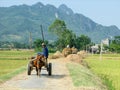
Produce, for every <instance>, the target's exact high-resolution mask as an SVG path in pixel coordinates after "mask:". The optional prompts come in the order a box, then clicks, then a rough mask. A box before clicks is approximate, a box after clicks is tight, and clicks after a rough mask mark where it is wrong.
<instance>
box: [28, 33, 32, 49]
mask: <svg viewBox="0 0 120 90" xmlns="http://www.w3.org/2000/svg"><path fill="white" fill-rule="evenodd" d="M29 44H30V49H31V48H32V33H31V32H29Z"/></svg>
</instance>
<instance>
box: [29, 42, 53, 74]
mask: <svg viewBox="0 0 120 90" xmlns="http://www.w3.org/2000/svg"><path fill="white" fill-rule="evenodd" d="M42 48H43V52H42V53H40V52H39V53H37V56H36V57H31V61H30V62H29V64H28V75H30V74H31V71H32V70H33V67H36V71H37V75H40V71H41V68H42V67H43V66H45V68H46V69H47V71H48V74H49V75H51V73H52V63H48V61H47V58H48V55H49V54H48V48H47V47H46V45H45V43H42Z"/></svg>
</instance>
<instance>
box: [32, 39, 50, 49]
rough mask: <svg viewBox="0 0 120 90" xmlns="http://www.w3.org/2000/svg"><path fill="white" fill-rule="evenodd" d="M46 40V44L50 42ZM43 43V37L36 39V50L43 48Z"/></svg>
mask: <svg viewBox="0 0 120 90" xmlns="http://www.w3.org/2000/svg"><path fill="white" fill-rule="evenodd" d="M44 42H45V44H48V41H44ZM42 43H43V40H41V39H36V40H35V41H34V47H35V50H36V51H41V49H42V46H41V45H42Z"/></svg>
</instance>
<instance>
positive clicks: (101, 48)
mask: <svg viewBox="0 0 120 90" xmlns="http://www.w3.org/2000/svg"><path fill="white" fill-rule="evenodd" d="M102 51H103V43H102V41H101V44H100V60H102Z"/></svg>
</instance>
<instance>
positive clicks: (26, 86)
mask: <svg viewBox="0 0 120 90" xmlns="http://www.w3.org/2000/svg"><path fill="white" fill-rule="evenodd" d="M50 62H52V69H53V70H52V76H48V73H47V71H46V70H42V71H41V76H40V77H38V76H36V72H35V70H34V71H32V75H30V76H28V75H27V73H26V72H24V73H22V74H20V75H17V76H16V77H14V78H12V79H11V80H9V81H7V82H5V83H4V84H2V85H0V90H73V88H74V87H73V84H72V80H71V78H70V76H69V72H68V70H67V68H66V66H65V64H66V63H64V62H63V60H62V59H57V60H51V61H50Z"/></svg>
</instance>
